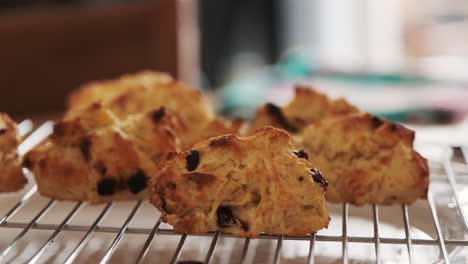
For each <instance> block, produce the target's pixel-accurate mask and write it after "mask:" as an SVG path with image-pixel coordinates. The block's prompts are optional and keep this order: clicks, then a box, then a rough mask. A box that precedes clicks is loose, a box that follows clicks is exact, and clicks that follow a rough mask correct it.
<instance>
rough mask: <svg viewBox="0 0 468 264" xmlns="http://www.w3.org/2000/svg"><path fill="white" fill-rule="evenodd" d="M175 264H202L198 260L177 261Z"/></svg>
mask: <svg viewBox="0 0 468 264" xmlns="http://www.w3.org/2000/svg"><path fill="white" fill-rule="evenodd" d="M177 264H203V261H198V260H182V261H177Z"/></svg>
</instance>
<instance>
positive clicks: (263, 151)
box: [150, 127, 329, 238]
mask: <svg viewBox="0 0 468 264" xmlns="http://www.w3.org/2000/svg"><path fill="white" fill-rule="evenodd" d="M306 157H307V155H305V153H304V152H296V151H293V150H292V144H291V142H290V136H289V134H288V133H286V132H285V131H284V130H281V129H276V128H272V127H267V128H264V129H261V130H259V131H257V132H256V133H255V134H254V135H253V136H250V137H238V136H237V135H224V136H219V137H213V138H210V139H206V140H203V141H201V142H199V143H197V144H195V145H194V146H193V149H192V150H190V151H185V152H181V153H173V154H172V155H169V156H168V160H167V161H166V162H165V163H164V164H163V166H162V168H161V169H160V171H159V172H158V173H157V175H156V177H154V178H153V179H152V181H151V188H150V201H151V203H153V204H154V205H155V206H156V207H157V208H158V209H159V210H160V212H161V214H162V219H163V221H165V222H167V223H169V224H171V225H173V226H174V230H175V231H176V232H183V233H189V234H194V233H204V232H207V231H209V230H220V231H222V232H226V233H231V234H235V235H238V236H244V237H252V238H254V237H257V236H258V235H259V234H260V233H261V232H266V233H269V234H286V235H293V236H302V235H307V234H309V233H314V232H316V231H318V230H320V229H322V228H324V227H327V226H328V222H329V217H328V213H327V209H326V208H325V199H324V193H325V190H326V187H327V182H326V180H325V179H324V178H323V177H322V176H321V174H320V173H319V172H318V171H316V170H315V169H311V168H310V167H311V166H310V163H309V162H308V161H307V160H306V159H305V158H306Z"/></svg>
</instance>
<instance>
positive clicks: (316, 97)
mask: <svg viewBox="0 0 468 264" xmlns="http://www.w3.org/2000/svg"><path fill="white" fill-rule="evenodd" d="M294 91H295V96H294V98H293V100H292V101H291V102H290V103H289V104H288V105H286V106H283V107H279V106H277V105H274V104H271V103H268V104H265V105H263V106H261V107H259V108H258V109H257V111H256V114H255V119H254V121H253V123H252V125H251V128H250V130H249V131H250V134H251V133H254V132H255V130H257V129H259V128H263V127H265V126H274V127H278V128H282V129H285V130H286V131H288V132H290V133H299V132H300V131H302V130H303V129H304V128H305V127H306V126H308V125H310V124H313V123H316V122H318V121H320V120H322V119H325V118H331V117H338V116H344V115H349V114H352V113H358V112H360V110H359V109H358V108H357V107H355V106H353V105H351V104H350V103H348V102H347V101H346V100H344V99H343V98H338V99H330V98H328V97H327V96H326V95H325V94H322V93H320V92H318V91H316V90H314V89H312V88H308V87H303V86H297V87H295V88H294Z"/></svg>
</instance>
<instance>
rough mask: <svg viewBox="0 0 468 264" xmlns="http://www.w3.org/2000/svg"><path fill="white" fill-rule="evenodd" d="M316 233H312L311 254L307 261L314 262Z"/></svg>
mask: <svg viewBox="0 0 468 264" xmlns="http://www.w3.org/2000/svg"><path fill="white" fill-rule="evenodd" d="M314 251H315V234H310V242H309V255H308V257H307V263H309V264H314V255H315V252H314Z"/></svg>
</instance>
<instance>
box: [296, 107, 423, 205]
mask: <svg viewBox="0 0 468 264" xmlns="http://www.w3.org/2000/svg"><path fill="white" fill-rule="evenodd" d="M297 138H298V139H299V142H296V147H300V148H303V149H304V150H305V151H306V152H308V153H309V157H310V161H311V162H312V163H313V164H314V165H315V166H317V168H318V169H319V170H320V171H321V172H322V173H324V175H326V178H327V180H328V182H329V188H328V192H327V193H326V199H327V200H328V201H330V202H349V203H352V204H355V205H363V204H366V203H373V204H411V203H412V202H414V201H415V200H416V199H418V198H425V197H426V194H427V188H428V185H429V170H428V166H427V161H426V159H424V158H423V157H421V156H420V155H419V154H418V153H417V152H416V151H414V149H413V139H414V132H413V131H411V130H409V129H407V128H405V127H403V126H401V125H398V124H394V123H391V122H389V121H387V120H385V119H382V118H379V117H376V116H372V115H371V114H368V113H358V114H352V115H348V116H343V117H338V118H329V119H324V120H323V121H321V122H318V123H316V124H313V125H310V126H308V127H307V128H305V129H304V131H303V132H302V133H301V134H300V136H299V137H297Z"/></svg>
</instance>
